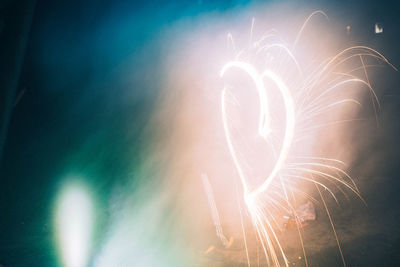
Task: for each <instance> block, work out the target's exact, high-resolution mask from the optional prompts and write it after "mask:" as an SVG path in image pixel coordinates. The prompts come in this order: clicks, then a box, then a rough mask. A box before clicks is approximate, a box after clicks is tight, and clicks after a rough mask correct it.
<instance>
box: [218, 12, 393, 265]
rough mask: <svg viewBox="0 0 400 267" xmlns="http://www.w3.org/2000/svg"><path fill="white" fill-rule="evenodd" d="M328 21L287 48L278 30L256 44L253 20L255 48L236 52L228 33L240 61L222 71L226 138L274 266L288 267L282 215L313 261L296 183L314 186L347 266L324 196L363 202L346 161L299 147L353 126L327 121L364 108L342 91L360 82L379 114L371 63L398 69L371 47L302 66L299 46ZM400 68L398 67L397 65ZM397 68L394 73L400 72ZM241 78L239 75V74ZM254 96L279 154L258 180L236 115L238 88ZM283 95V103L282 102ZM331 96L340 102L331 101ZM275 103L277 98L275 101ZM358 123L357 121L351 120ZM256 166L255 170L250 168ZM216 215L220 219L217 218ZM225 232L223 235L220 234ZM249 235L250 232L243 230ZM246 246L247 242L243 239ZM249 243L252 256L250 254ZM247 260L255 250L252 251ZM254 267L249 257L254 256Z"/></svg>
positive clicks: (263, 131)
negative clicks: (320, 132)
mask: <svg viewBox="0 0 400 267" xmlns="http://www.w3.org/2000/svg"><path fill="white" fill-rule="evenodd" d="M316 15H321V16H324V17H326V18H327V15H326V14H325V13H324V12H322V11H316V12H313V13H312V14H311V15H310V16H309V17H308V18H307V19H306V21H305V22H304V24H303V25H302V27H301V28H300V31H299V33H298V34H297V36H296V38H295V41H294V42H293V43H292V44H287V43H285V42H283V41H281V40H280V39H279V36H278V33H277V32H276V31H273V30H272V31H269V32H267V33H266V34H265V35H263V36H261V38H259V39H258V40H257V41H253V40H252V39H253V35H254V34H253V27H254V25H255V23H254V20H253V22H252V27H251V37H250V43H249V46H248V47H246V48H245V49H243V50H241V51H236V45H235V43H234V41H233V37H232V36H231V35H228V39H229V41H230V44H231V45H232V48H233V50H235V58H234V59H233V60H232V61H229V62H227V63H226V64H225V65H224V66H223V67H222V69H221V72H220V76H221V78H223V79H224V81H225V83H226V86H225V87H224V88H223V90H222V92H221V110H222V124H223V128H224V133H225V139H226V142H227V145H228V148H229V152H230V155H231V158H232V160H233V162H234V165H235V167H236V170H237V173H238V176H239V178H240V183H241V186H242V189H243V195H242V198H243V199H242V200H243V202H244V203H245V205H246V211H247V214H248V215H249V217H250V219H251V222H252V224H253V227H254V229H255V233H256V235H257V237H258V240H259V242H260V243H261V246H262V248H263V251H264V254H265V257H266V260H267V262H268V265H274V266H280V265H285V266H288V265H289V260H288V258H287V257H286V255H285V252H284V248H283V246H282V245H281V243H280V242H279V238H278V235H277V233H276V231H277V230H276V229H279V224H278V222H277V221H278V218H277V217H278V216H279V214H282V212H283V213H291V214H294V217H295V218H296V222H297V225H298V230H299V231H298V232H299V236H300V240H301V243H302V246H303V254H304V259H305V264H306V265H308V263H307V257H306V253H305V250H304V245H303V241H302V238H301V231H300V229H299V228H300V222H299V219H298V216H297V215H296V209H295V205H296V195H297V194H299V193H302V192H301V190H300V189H298V188H297V187H296V183H295V182H297V181H304V182H309V183H312V184H314V185H315V187H316V190H317V191H318V192H319V195H320V197H321V200H322V202H323V204H324V207H325V208H326V212H327V214H328V216H329V219H330V222H331V226H332V230H333V232H334V235H335V238H336V240H337V245H338V249H339V252H340V255H341V257H342V262H343V265H346V263H345V259H344V257H343V253H342V250H341V247H340V242H339V238H338V236H337V234H336V231H335V227H334V224H333V221H332V219H331V216H330V213H329V210H328V208H327V205H326V203H325V200H324V198H323V195H322V194H321V192H320V188H323V189H325V190H326V191H327V192H329V194H330V195H331V196H332V197H333V198H334V199H335V200H336V201H337V198H336V196H335V192H334V190H333V189H332V187H331V186H332V185H333V186H334V187H335V188H337V189H338V190H340V191H342V192H344V191H343V189H344V188H348V189H349V190H351V191H352V192H353V193H354V194H356V195H357V196H358V197H359V198H360V199H361V200H362V201H363V198H362V196H361V194H360V192H359V190H358V188H357V186H356V184H355V182H354V181H353V179H352V178H351V177H350V175H349V174H348V173H347V172H346V171H345V170H344V169H345V165H344V163H343V162H342V161H340V160H337V159H332V158H328V157H323V156H313V157H306V156H305V155H302V154H301V153H299V152H297V151H296V150H295V149H294V147H296V146H298V145H299V144H301V142H302V140H303V139H304V138H305V137H306V136H309V135H310V134H311V132H312V131H315V130H316V129H320V128H322V127H324V126H327V125H331V124H336V123H342V122H346V120H339V121H331V120H329V119H328V116H326V115H327V114H329V113H332V112H337V109H338V108H340V107H341V106H343V105H346V104H355V105H361V104H360V102H359V101H358V100H357V99H355V98H353V97H342V95H343V93H342V92H343V91H344V90H346V88H348V87H349V85H351V84H354V83H356V84H357V83H358V84H361V85H363V86H364V87H365V88H367V89H368V90H369V92H370V94H371V99H372V104H373V107H374V109H375V113H376V112H377V110H378V109H379V106H380V105H379V101H378V97H377V96H376V94H375V92H374V90H373V89H372V87H371V85H370V81H369V78H368V74H367V71H366V68H367V67H368V66H367V65H366V64H365V62H364V61H365V59H366V58H370V59H371V60H374V61H375V62H376V63H384V64H388V65H390V66H391V67H393V66H392V65H391V64H390V63H389V61H388V60H387V59H386V58H385V57H384V56H383V55H382V54H380V53H379V52H377V51H376V50H374V49H371V48H369V47H366V46H353V47H349V48H347V49H344V50H343V51H341V52H340V53H338V54H337V55H335V56H333V57H331V58H328V59H326V60H322V61H321V62H320V63H319V64H317V65H316V67H314V68H311V69H310V68H304V66H305V64H303V62H301V60H298V57H297V55H296V46H297V45H298V44H299V43H300V42H301V39H302V34H303V32H304V31H305V30H306V28H307V25H308V23H310V20H311V19H312V18H313V17H314V16H316ZM357 58H358V59H359V63H358V66H357V67H353V68H351V69H349V70H346V71H342V69H346V68H345V67H346V66H348V65H351V64H349V62H351V61H352V60H355V59H357ZM393 68H394V67H393ZM394 69H395V68H394ZM360 70H361V71H363V73H364V77H360V75H358V76H357V71H360ZM234 74H235V75H234ZM232 75H234V76H235V78H237V76H238V75H243V76H245V77H247V78H246V79H248V80H249V82H247V83H245V82H243V81H240V82H239V83H238V82H237V79H231V78H230V77H231V76H232ZM235 87H236V88H237V87H240V88H239V89H240V90H243V89H244V90H246V92H247V91H250V90H253V89H255V90H256V92H257V96H258V102H259V115H258V129H257V134H258V136H257V138H260V139H261V140H262V142H263V143H264V145H265V146H268V148H269V149H270V150H271V151H272V155H273V156H272V158H268V159H267V158H266V159H265V161H269V162H273V164H272V167H271V168H270V170H269V173H268V174H265V173H264V175H263V177H261V179H260V177H255V175H254V174H252V173H251V172H249V171H247V170H248V169H249V168H251V162H250V163H249V161H250V160H248V159H246V158H245V156H244V154H245V153H244V152H242V150H243V149H242V147H243V144H245V146H247V147H248V146H249V143H248V142H247V143H246V142H242V141H241V140H242V139H243V138H244V137H243V134H241V131H242V128H240V127H237V126H235V120H238V118H237V117H236V115H235V113H234V112H230V111H232V110H233V109H235V108H236V109H237V108H238V106H240V103H239V102H240V100H238V99H237V96H236V95H235V90H234V89H232V88H235ZM277 95H279V97H277ZM332 96H334V97H336V100H334V101H332ZM272 99H274V100H272ZM277 99H278V100H280V102H283V105H281V106H282V107H283V111H282V112H280V113H284V114H285V116H283V117H282V120H283V121H284V123H283V125H281V126H279V123H277V122H276V121H277V120H278V119H276V118H275V117H276V113H274V112H277V111H276V109H274V107H273V106H274V105H275V104H276V103H274V105H273V104H272V102H273V101H275V102H276V100H277ZM316 117H322V118H324V117H327V119H326V120H324V121H323V122H322V123H318V124H316V123H314V121H315V120H314V118H316ZM347 121H351V120H347ZM249 164H250V167H249ZM214 217H215V216H214ZM220 232H222V230H221V229H220ZM243 232H244V229H243ZM244 240H245V244H246V237H244ZM247 249H248V248H247V245H246V252H247ZM247 258H248V252H247ZM248 264H249V265H250V259H249V258H248Z"/></svg>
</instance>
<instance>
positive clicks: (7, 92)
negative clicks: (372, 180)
mask: <svg viewBox="0 0 400 267" xmlns="http://www.w3.org/2000/svg"><path fill="white" fill-rule="evenodd" d="M260 3H263V4H265V2H261V1H260ZM273 3H277V1H275V2H273ZM285 3H286V4H293V5H298V6H307V5H310V7H311V10H312V9H323V10H325V11H326V12H327V13H328V14H329V10H331V9H333V10H335V13H334V14H335V15H334V17H333V19H332V20H333V21H335V20H336V21H338V20H339V23H343V24H350V25H352V36H351V40H350V41H349V42H360V43H364V44H366V45H368V46H371V47H373V48H375V49H377V50H378V51H380V52H382V53H383V54H384V55H385V56H386V57H387V58H388V59H389V60H390V61H391V62H392V63H393V64H394V65H395V66H397V67H399V66H400V53H399V48H398V47H399V41H400V29H399V27H400V16H399V14H400V4H399V3H398V2H394V1H393V3H391V2H390V1H387V2H385V1H335V2H334V3H333V1H332V2H316V1H314V2H307V1H301V2H299V1H293V2H290V1H286V2H285ZM251 4H254V3H250V2H249V1H208V0H203V1H173V2H172V1H157V2H156V1H142V2H135V1H100V0H99V1H40V0H38V1H22V0H21V1H4V0H3V1H2V2H1V3H0V115H1V117H0V120H1V121H0V127H1V128H0V159H1V162H0V164H1V165H0V264H2V265H3V266H5V267H8V266H56V265H57V264H56V262H57V260H56V254H55V252H54V249H53V246H54V245H53V236H52V229H51V212H52V205H53V200H54V198H55V193H54V192H55V191H56V189H57V188H58V186H59V184H60V183H61V182H62V180H63V177H65V176H66V175H70V174H75V173H84V174H85V177H86V178H85V179H87V180H88V181H89V182H91V183H92V184H93V188H94V189H93V190H94V191H95V192H96V193H97V194H99V195H101V196H102V197H101V200H100V202H101V201H104V202H107V199H108V197H109V195H110V190H111V189H110V188H111V187H112V186H111V185H114V184H115V183H118V182H122V181H124V179H126V178H125V177H126V174H127V172H128V169H129V168H131V167H132V164H138V165H139V164H140V161H141V157H143V155H145V154H146V147H147V144H148V142H149V138H150V137H149V136H148V134H146V133H145V132H144V131H143V129H144V128H145V127H146V124H147V122H148V119H149V116H150V114H151V111H152V109H153V108H154V105H155V103H156V100H157V99H158V97H159V94H160V90H161V89H162V84H161V82H162V80H161V78H159V77H162V73H161V69H160V68H158V67H157V62H160V63H161V62H163V54H162V52H161V51H162V43H160V42H155V41H154V40H156V39H157V38H158V36H159V35H160V34H161V33H162V31H163V29H164V28H165V27H167V26H168V25H171V24H173V23H174V22H175V21H178V20H179V19H182V18H191V17H193V18H196V17H197V16H200V15H202V14H206V13H207V12H229V11H230V10H237V8H240V7H246V6H248V5H251ZM341 19H343V21H341ZM376 22H379V23H381V24H382V25H383V27H384V32H383V34H381V35H376V34H374V32H373V27H374V24H375V23H376ZM148 59H151V61H152V62H156V66H152V65H150V64H148V63H147V61H148ZM150 70H151V71H152V72H155V75H153V76H150V75H149V74H148V72H149V71H150ZM154 77H155V78H154ZM399 81H400V79H399V78H398V73H394V72H390V71H389V69H387V75H385V73H383V74H382V76H379V77H376V83H377V84H379V86H380V89H379V96H380V98H381V100H382V104H383V111H382V113H383V114H386V116H383V117H382V122H381V124H382V125H381V126H382V127H380V128H379V130H378V131H376V132H375V134H374V136H373V138H374V140H376V142H374V145H370V146H367V147H366V148H365V151H364V153H367V154H368V153H375V151H376V150H379V151H383V152H382V153H381V154H380V155H382V157H384V160H382V162H383V163H382V164H384V165H385V166H384V167H382V168H380V175H382V176H383V177H384V178H382V183H379V185H380V186H379V187H376V188H374V190H369V192H370V193H369V194H368V195H367V196H366V199H367V200H369V201H368V203H372V204H371V205H370V210H371V217H372V218H377V217H379V218H382V219H379V220H378V221H379V223H380V224H382V227H383V228H385V229H386V230H385V231H384V232H385V233H386V235H385V236H384V235H383V234H382V235H381V234H380V232H379V231H378V232H377V233H374V234H373V235H371V236H367V237H363V238H361V239H358V240H355V241H354V242H353V243H351V244H344V247H347V248H348V251H349V250H350V251H351V249H354V248H355V247H357V246H358V247H360V249H359V250H357V249H355V250H354V251H356V252H355V253H354V255H347V256H348V257H349V258H350V265H352V266H398V265H400V263H399V260H400V256H399V255H400V231H399V230H398V229H397V228H398V227H399V226H400V208H399V206H398V205H399V203H400V194H399V189H400V182H399V174H400V169H399V168H400V167H399V166H400V165H399V161H400V154H399V153H400V152H399V149H398V148H399V141H398V138H399V137H400V127H399V126H400V121H399V115H400V93H399V84H398V82H399ZM377 147H379V148H377ZM132 151H136V153H135V154H136V157H135V158H134V159H132V157H131V156H129V155H132ZM128 166H129V168H128ZM94 177H96V178H94ZM99 177H100V178H99ZM98 216H99V217H98V222H99V223H100V224H103V225H106V224H107V218H108V212H107V211H104V213H101V214H99V215H98ZM390 233H393V236H390ZM387 235H389V237H388V236H387ZM99 236H100V237H99V239H101V235H99ZM360 250H365V251H367V253H366V254H364V255H361V254H360V253H359V251H360ZM357 251H358V252H357ZM326 253H329V252H326ZM321 255H322V254H321ZM321 259H323V256H321ZM321 262H322V263H321ZM320 263H321V264H322V265H319V266H324V265H325V266H327V265H330V264H329V263H325V264H324V263H323V261H320ZM315 266H318V264H317V265H315Z"/></svg>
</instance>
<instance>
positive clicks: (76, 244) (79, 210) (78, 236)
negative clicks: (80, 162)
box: [54, 182, 93, 267]
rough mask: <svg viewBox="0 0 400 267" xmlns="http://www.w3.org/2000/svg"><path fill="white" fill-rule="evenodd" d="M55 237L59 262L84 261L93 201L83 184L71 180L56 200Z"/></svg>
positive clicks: (71, 265)
mask: <svg viewBox="0 0 400 267" xmlns="http://www.w3.org/2000/svg"><path fill="white" fill-rule="evenodd" d="M54 224H55V225H54V226H55V230H56V239H57V243H58V247H59V253H60V256H61V258H62V264H63V265H64V266H66V267H84V266H87V265H88V258H89V252H90V245H91V244H90V243H91V242H90V241H91V238H92V230H93V203H92V199H91V197H90V194H89V192H88V190H87V188H85V186H84V185H82V184H80V183H78V182H74V183H71V184H68V185H67V186H66V187H64V188H63V189H62V191H61V193H60V196H59V198H58V200H57V203H56V211H55V218H54Z"/></svg>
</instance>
